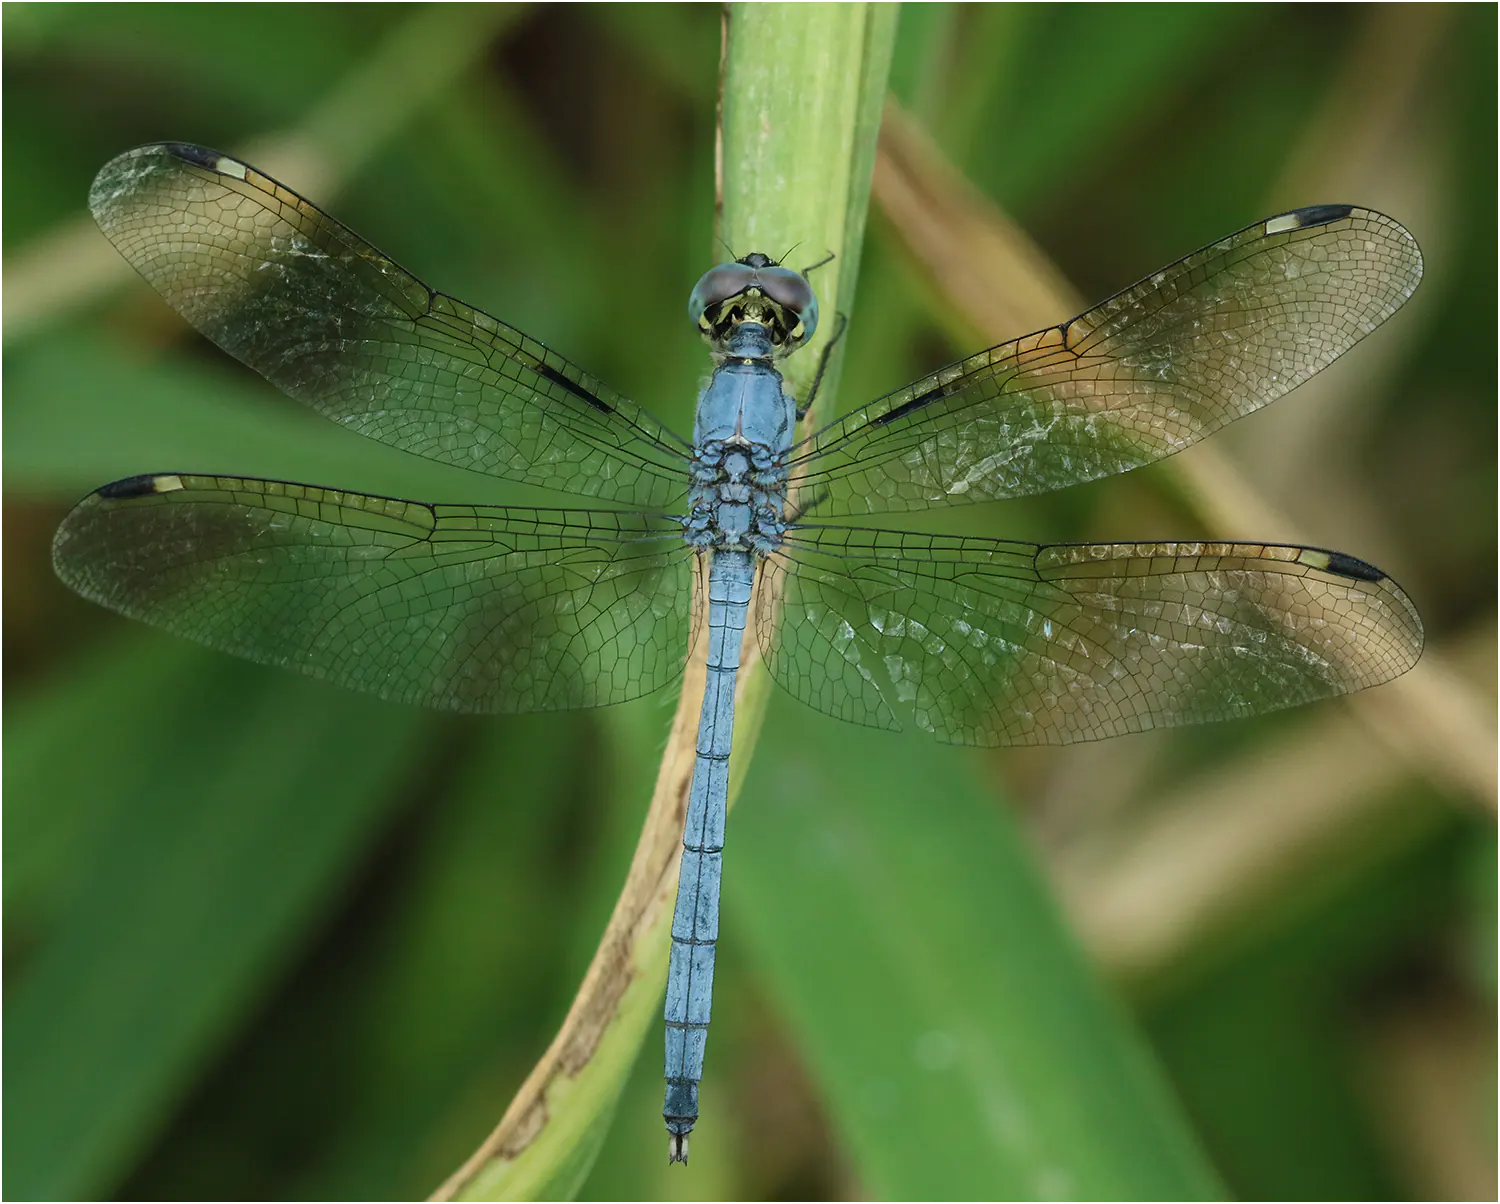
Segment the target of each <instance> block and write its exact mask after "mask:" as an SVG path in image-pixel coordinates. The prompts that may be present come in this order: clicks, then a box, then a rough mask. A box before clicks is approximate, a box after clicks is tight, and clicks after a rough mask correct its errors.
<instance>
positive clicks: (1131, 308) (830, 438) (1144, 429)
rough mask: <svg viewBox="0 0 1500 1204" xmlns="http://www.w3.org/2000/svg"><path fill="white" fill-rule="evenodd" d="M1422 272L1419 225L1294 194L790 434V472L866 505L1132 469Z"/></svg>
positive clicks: (1345, 344) (1315, 352) (1059, 483)
mask: <svg viewBox="0 0 1500 1204" xmlns="http://www.w3.org/2000/svg"><path fill="white" fill-rule="evenodd" d="M1421 277H1422V255H1421V252H1420V251H1419V250H1418V248H1417V244H1416V241H1415V240H1414V239H1413V238H1412V236H1411V235H1410V234H1408V233H1407V232H1406V231H1405V230H1404V229H1403V228H1402V227H1401V226H1399V225H1397V224H1396V223H1395V222H1393V221H1392V220H1391V219H1390V218H1388V217H1385V216H1384V215H1382V214H1379V213H1373V212H1371V211H1370V210H1368V209H1355V208H1352V207H1350V206H1347V205H1319V206H1314V207H1312V208H1308V209H1296V210H1293V211H1292V212H1290V213H1284V214H1281V215H1280V216H1279V217H1273V218H1269V219H1268V220H1266V221H1263V222H1257V223H1256V224H1255V225H1253V226H1249V227H1247V228H1246V229H1244V230H1241V231H1240V232H1239V233H1238V234H1232V235H1230V236H1229V237H1228V238H1226V239H1223V240H1222V241H1220V242H1216V243H1214V244H1213V245H1212V246H1208V247H1204V248H1203V249H1202V250H1201V251H1196V252H1194V253H1193V254H1192V255H1189V256H1188V257H1187V258H1186V259H1180V260H1178V261H1177V262H1176V263H1174V264H1172V265H1171V266H1170V267H1168V268H1165V269H1163V270H1162V271H1160V272H1157V273H1156V274H1155V275H1152V276H1149V277H1147V278H1146V279H1145V280H1142V281H1141V282H1140V283H1139V284H1135V285H1133V286H1131V287H1130V288H1128V289H1126V290H1125V291H1124V292H1121V293H1116V294H1115V295H1114V296H1113V297H1111V298H1110V299H1109V300H1108V301H1105V302H1104V303H1103V304H1101V305H1098V306H1096V307H1095V308H1093V309H1091V310H1089V311H1088V312H1087V313H1084V314H1080V315H1079V316H1078V317H1076V318H1074V319H1073V320H1072V321H1070V322H1064V323H1063V324H1062V325H1061V326H1054V327H1051V328H1050V329H1047V330H1042V331H1039V332H1037V333H1036V334H1031V335H1027V336H1026V337H1025V338H1022V339H1017V340H1016V341H1015V342H1013V343H1006V344H1004V345H1002V346H999V347H992V348H990V350H988V351H981V352H980V353H979V354H978V355H973V356H970V357H969V358H968V359H965V360H960V361H959V362H958V363H956V364H951V365H949V366H948V367H946V368H943V369H942V370H940V371H938V372H935V373H933V374H932V375H931V376H927V377H924V378H923V379H921V380H919V381H917V382H916V383H915V384H912V385H908V386H907V387H906V388H905V389H902V390H900V391H899V392H897V393H892V394H891V395H890V396H889V397H884V398H881V399H880V400H879V401H875V402H872V403H871V404H870V405H867V406H865V407H864V408H863V409H861V410H856V411H855V412H854V413H852V414H849V415H848V416H846V417H844V418H842V419H840V420H839V421H837V422H835V423H833V424H832V425H831V426H828V427H826V428H824V429H823V430H822V431H819V432H818V433H817V434H815V435H812V436H811V437H810V438H809V439H808V440H806V441H805V442H804V443H802V444H800V445H799V446H798V447H797V448H794V449H793V451H792V453H791V457H790V461H789V463H790V467H791V470H792V475H793V477H794V479H796V480H797V481H798V483H799V485H800V486H801V487H802V488H803V489H804V490H805V492H804V493H803V494H802V496H803V497H806V498H809V499H811V500H812V502H811V504H812V505H813V506H815V507H816V508H817V510H818V511H819V512H820V513H824V514H860V513H867V512H872V513H873V512H879V511H882V510H920V509H924V508H926V507H928V506H940V505H952V504H955V503H960V502H984V501H992V500H994V499H996V498H1007V497H1019V496H1021V495H1024V494H1035V493H1045V492H1047V491H1049V490H1052V489H1061V488H1063V487H1064V486H1067V485H1074V484H1077V483H1078V482H1080V481H1091V480H1094V479H1095V478H1097V477H1104V476H1109V475H1110V474H1112V473H1117V472H1126V471H1128V470H1129V469H1132V468H1139V467H1140V466H1141V465H1142V464H1149V463H1151V462H1152V461H1153V460H1159V459H1162V458H1163V457H1165V456H1170V455H1171V454H1172V453H1174V452H1177V451H1181V450H1182V449H1183V448H1184V447H1187V446H1188V445H1189V444H1192V443H1196V442H1197V441H1198V440H1199V439H1202V438H1203V437H1204V436H1205V435H1208V434H1209V433H1211V432H1213V431H1215V430H1218V428H1219V427H1221V426H1224V425H1225V424H1226V423H1229V422H1233V421H1234V420H1235V419H1236V418H1239V417H1241V416H1242V415H1244V414H1248V413H1250V412H1251V411H1252V410H1257V409H1259V408H1260V407H1261V406H1263V405H1266V404H1267V403H1268V402H1270V401H1273V400H1274V399H1275V398H1277V397H1280V396H1281V395H1282V394H1283V393H1286V392H1288V391H1289V390H1291V389H1294V388H1296V387H1297V386H1298V385H1300V384H1301V383H1302V382H1303V381H1305V380H1306V379H1307V378H1308V377H1310V376H1312V375H1313V374H1314V373H1316V372H1318V371H1320V370H1321V369H1323V368H1326V367H1327V366H1328V365H1329V364H1331V363H1332V362H1333V361H1334V360H1336V359H1337V358H1338V357H1339V356H1340V355H1342V354H1343V353H1344V352H1345V351H1347V350H1348V349H1349V348H1350V347H1352V346H1353V345H1354V344H1355V343H1357V342H1358V341H1359V340H1360V339H1362V338H1363V337H1364V336H1365V335H1367V334H1369V333H1370V332H1371V331H1372V330H1374V329H1375V328H1376V327H1377V326H1379V325H1380V324H1381V323H1382V322H1384V321H1385V320H1386V319H1387V318H1389V317H1390V316H1391V315H1392V314H1393V313H1395V312H1396V310H1398V309H1399V308H1400V307H1401V306H1402V305H1403V304H1404V303H1405V302H1406V300H1407V298H1408V297H1410V296H1411V295H1412V292H1413V290H1414V289H1415V288H1416V287H1417V282H1418V281H1419V280H1420V279H1421Z"/></svg>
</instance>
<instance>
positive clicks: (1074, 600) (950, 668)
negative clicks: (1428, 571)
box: [757, 527, 1422, 745]
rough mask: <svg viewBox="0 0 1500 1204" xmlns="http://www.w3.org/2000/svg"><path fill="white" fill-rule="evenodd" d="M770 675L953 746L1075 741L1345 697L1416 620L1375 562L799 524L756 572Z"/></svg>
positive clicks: (1400, 645)
mask: <svg viewBox="0 0 1500 1204" xmlns="http://www.w3.org/2000/svg"><path fill="white" fill-rule="evenodd" d="M762 573H763V577H762V584H761V587H760V588H761V591H762V598H763V600H764V601H763V604H762V605H761V606H760V609H759V610H758V612H757V614H758V616H759V617H758V618H757V631H758V634H759V638H760V642H761V648H762V650H763V651H764V653H765V657H766V662H767V664H768V666H769V667H770V670H771V674H772V675H773V676H774V677H775V679H776V680H777V681H778V682H779V683H780V684H781V685H782V686H783V687H785V688H786V689H787V690H788V691H789V692H790V693H792V694H793V695H794V696H796V697H797V698H798V699H800V700H801V701H803V702H805V703H807V704H808V705H809V706H811V707H813V708H815V709H816V710H819V711H823V712H825V713H827V714H829V715H833V716H835V717H836V718H839V719H846V720H849V721H851V722H854V723H862V724H868V725H870V726H874V727H886V728H899V727H900V726H902V723H901V719H900V718H899V717H898V716H899V715H900V714H901V713H902V712H904V713H905V716H906V717H907V718H908V719H909V721H910V722H913V723H914V724H915V725H916V726H917V727H919V728H922V729H924V730H926V731H929V732H932V733H934V734H935V735H936V736H937V737H938V739H940V740H943V741H946V742H948V743H952V744H984V745H995V744H1067V743H1071V742H1074V741H1079V740H1097V739H1102V738H1103V737H1106V736H1116V735H1120V734H1121V733H1124V732H1138V731H1143V730H1145V729H1147V728H1153V727H1174V726H1177V725H1180V724H1187V723H1202V722H1206V721H1209V720H1216V719H1229V718H1235V717H1239V716H1244V715H1254V714H1260V713H1262V712H1265V711H1274V710H1278V709H1280V708H1282V707H1289V706H1296V705H1298V704H1300V703H1304V702H1309V701H1311V700H1313V699H1315V698H1327V697H1329V696H1331V695H1335V694H1347V693H1349V692H1350V691H1353V690H1362V689H1364V688H1365V687H1366V686H1373V685H1378V684H1379V683H1380V682H1383V681H1389V680H1390V679H1391V678H1393V677H1396V676H1398V675H1399V674H1402V673H1404V672H1406V670H1408V669H1410V668H1411V667H1412V665H1414V664H1415V663H1416V661H1417V657H1418V655H1419V654H1420V652H1421V649H1422V624H1421V620H1420V619H1419V618H1418V617H1417V612H1416V609H1415V607H1413V605H1412V603H1411V601H1410V599H1408V598H1407V596H1406V595H1405V594H1404V593H1403V592H1402V591H1401V588H1400V587H1399V586H1398V585H1397V584H1396V583H1395V582H1394V581H1392V580H1391V579H1390V578H1389V577H1387V576H1386V575H1385V574H1383V573H1382V572H1380V570H1379V569H1376V568H1374V567H1373V566H1371V565H1368V564H1366V563H1364V562H1363V561H1361V560H1355V559H1354V558H1353V557H1351V556H1345V555H1343V554H1341V553H1338V552H1328V551H1322V550H1319V549H1316V548H1298V547H1278V546H1275V545H1266V544H1240V543H1156V544H1147V543H1137V544H1054V545H1052V546H1041V545H1037V544H1026V543H1012V542H1010V541H1006V540H992V539H971V538H964V537H958V536H932V535H915V534H908V533H905V532H896V531H869V530H860V529H857V528H843V527H822V528H817V527H814V528H794V529H793V530H792V531H791V532H790V533H789V534H788V537H787V540H786V543H785V545H784V546H783V549H782V551H781V552H780V553H778V554H777V555H775V556H773V557H771V558H770V559H768V560H767V561H766V562H765V564H764V568H763V569H762Z"/></svg>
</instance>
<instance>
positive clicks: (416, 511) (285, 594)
mask: <svg viewBox="0 0 1500 1204" xmlns="http://www.w3.org/2000/svg"><path fill="white" fill-rule="evenodd" d="M52 555H53V563H54V564H55V565H56V568H57V573H58V576H60V577H61V578H62V579H63V581H65V582H66V583H67V584H68V585H70V586H72V587H73V589H75V590H77V591H78V592H79V593H80V594H82V595H83V596H84V597H86V598H89V599H91V600H93V601H95V602H99V603H101V604H102V605H104V606H108V607H110V608H111V609H113V610H117V611H120V612H121V613H122V614H126V615H129V616H130V617H131V618H135V619H142V620H144V621H146V622H148V623H153V624H155V625H156V626H158V627H163V628H165V629H166V630H168V631H171V632H173V633H175V634H177V635H180V636H185V637H187V638H188V639H190V640H196V641H197V642H198V643H200V644H206V645H208V646H209V647H210V648H218V649H221V650H222V651H225V652H232V653H234V654H235V655H237V656H243V657H246V658H248V659H249V660H253V661H259V662H261V663H262V664H268V665H277V666H280V667H283V668H288V669H295V670H296V671H297V672H299V673H305V674H307V675H308V676H309V677H316V678H320V679H322V680H325V681H331V682H335V683H337V684H339V685H341V686H345V687H348V688H350V689H355V690H363V691H366V692H368V693H371V694H378V695H379V696H380V697H382V698H387V699H391V700H394V701H397V702H406V703H417V704H420V705H423V706H430V707H436V708H439V709H442V710H450V711H482V712H492V711H552V710H564V709H572V708H576V707H590V706H603V705H606V704H609V703H615V702H623V701H625V700H626V699H629V698H635V697H637V696H639V695H641V694H645V693H648V692H650V691H651V690H654V689H656V688H657V687H658V686H662V685H665V684H666V683H667V682H668V681H670V680H672V679H673V678H674V677H676V676H677V675H678V674H679V672H680V670H681V666H682V659H683V654H684V652H685V650H686V648H687V646H688V645H687V634H688V631H687V629H688V615H689V612H690V606H689V602H688V599H689V598H690V596H691V593H692V587H693V582H694V564H695V557H694V555H693V553H692V551H691V549H689V548H688V547H687V545H686V544H684V543H683V540H682V531H681V528H680V526H678V525H677V524H675V523H673V522H671V521H670V520H664V519H661V520H659V519H653V518H650V517H648V516H643V515H640V514H636V513H633V512H624V511H621V512H615V511H598V510H594V511H589V510H526V509H519V508H511V507H491V506H433V505H427V504H425V503H422V502H406V501H398V500H396V499H394V498H383V497H369V496H366V495H364V494H359V493H341V492H338V491H335V490H331V489H318V488H315V487H313V486H309V485H293V484H289V483H286V482H282V481H256V480H240V479H236V478H232V477H205V476H186V475H174V474H158V475H154V476H141V477H130V478H128V479H126V480H123V481H116V482H115V483H114V484H112V485H106V486H105V487H104V488H103V489H100V490H98V491H97V492H95V493H93V494H90V495H89V496H88V497H87V498H85V499H84V500H83V501H82V502H81V503H80V504H79V505H78V506H77V507H76V508H75V509H74V510H73V512H72V513H71V514H69V515H68V517H67V518H66V519H65V520H64V521H63V524H62V526H61V527H60V528H59V529H58V532H57V536H56V538H55V540H54V541H53V550H52Z"/></svg>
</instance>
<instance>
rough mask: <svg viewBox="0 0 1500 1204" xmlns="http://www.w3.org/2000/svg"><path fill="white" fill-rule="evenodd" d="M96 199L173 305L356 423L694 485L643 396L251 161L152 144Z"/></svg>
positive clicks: (410, 443) (609, 481)
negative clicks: (427, 275)
mask: <svg viewBox="0 0 1500 1204" xmlns="http://www.w3.org/2000/svg"><path fill="white" fill-rule="evenodd" d="M89 207H90V208H91V209H92V210H93V213H94V218H95V220H96V221H98V223H99V226H100V228H101V229H102V230H103V231H104V233H105V234H106V235H108V237H109V240H110V241H111V242H112V243H114V245H115V247H116V249H118V250H119V252H120V254H122V255H123V256H125V258H126V259H128V260H129V261H130V262H131V264H132V265H133V266H134V267H135V269H136V270H137V271H138V272H140V273H141V275H142V276H144V277H145V278H146V280H147V281H148V282H150V284H151V285H152V287H153V288H155V289H156V291H157V292H159V293H161V295H162V296H163V297H165V298H166V300H167V302H168V304H170V305H171V306H172V307H173V308H174V309H176V310H177V311H178V312H179V313H180V314H182V316H183V317H185V318H186V319H187V320H188V321H189V322H191V323H192V324H193V325H194V326H196V327H197V328H198V329H199V330H200V331H202V332H203V333H204V334H205V335H207V336H208V337H209V338H210V339H212V340H213V341H214V342H215V343H217V344H218V345H219V346H220V347H222V348H223V349H224V350H225V351H227V352H229V354H230V355H232V356H234V357H235V358H236V359H239V360H242V361H244V362H245V363H246V364H248V365H249V366H250V367H252V368H254V369H255V370H256V371H257V372H259V373H261V374H262V375H263V376H265V377H266V378H267V379H268V380H270V381H271V382H272V383H273V384H275V385H276V386H277V387H279V388H281V389H283V390H284V391H285V392H287V393H289V394H290V395H291V396H292V397H294V398H296V399H297V400H298V401H300V402H302V403H304V404H305V405H308V406H310V407H312V408H313V409H314V410H317V411H318V413H320V414H322V415H324V416H325V417H327V418H331V419H333V421H335V422H337V423H339V424H340V425H341V426H345V427H348V428H349V429H351V430H355V431H358V432H359V433H360V434H362V435H368V436H369V437H370V438H372V439H377V440H379V441H380V442H382V443H389V444H391V445H392V446H394V447H399V448H401V449H403V450H405V451H410V452H415V453H417V454H418V455H422V456H427V457H429V458H431V459H434V460H440V461H442V462H443V463H445V464H456V465H458V466H459V467H461V468H471V469H475V470H477V471H479V472H486V473H490V474H492V475H494V476H499V477H505V478H506V479H508V480H512V481H520V482H523V483H525V484H530V485H545V486H548V487H550V488H553V489H561V490H565V491H567V492H570V493H577V494H581V495H584V496H588V497H602V498H613V499H616V500H618V501H623V502H630V503H636V504H639V505H642V506H649V507H660V506H664V505H666V504H667V503H668V502H669V501H671V500H672V499H674V498H676V497H678V496H679V495H681V494H682V493H684V492H685V490H686V485H687V463H686V460H687V455H688V452H689V449H688V448H687V447H686V445H685V444H683V443H682V441H681V440H680V439H678V438H677V437H676V436H675V435H673V434H671V433H670V432H669V431H667V430H666V429H665V428H664V427H663V426H661V424H660V423H658V422H657V421H656V419H654V418H652V417H651V416H650V415H649V414H647V413H646V412H645V411H644V410H642V409H641V408H640V407H638V406H636V405H634V404H633V403H632V402H629V401H627V400H626V399H625V398H623V397H621V396H620V395H619V394H617V393H615V392H613V391H611V390H610V389H609V388H608V387H607V386H605V385H604V384H603V383H601V382H600V381H598V380H596V379H594V378H593V377H592V376H589V375H588V374H587V373H586V372H584V371H582V370H581V369H579V368H577V367H575V366H574V365H572V364H570V363H569V362H568V361H567V360H565V359H563V358H562V357H561V356H559V355H555V354H554V353H553V352H551V351H548V350H547V348H545V347H543V346H542V345H541V344H540V343H538V342H536V341H535V340H534V339H529V338H527V337H526V336H525V335H524V334H522V333H521V332H520V331H518V330H516V329H514V328H513V327H510V326H507V325H506V324H505V323H504V322H499V321H496V320H495V319H494V318H492V317H490V316H489V315H488V314H485V313H481V312H480V311H479V310H477V309H474V308H473V307H471V306H468V305H465V304H464V303H463V302H462V301H456V300H454V299H453V298H452V297H448V296H445V295H444V294H442V293H438V292H434V291H433V290H432V289H430V288H428V287H427V286H426V285H425V284H423V283H422V282H421V281H420V280H418V279H417V278H416V277H415V276H413V275H411V274H410V273H408V272H407V271H405V270H404V269H403V268H401V267H399V266H398V265H397V264H396V263H394V262H392V261H391V260H390V259H387V258H386V257H385V256H384V255H382V254H381V253H380V252H379V251H377V250H376V249H375V248H374V247H372V246H371V245H370V244H369V243H367V242H365V241H364V240H363V239H362V238H360V237H359V236H358V235H357V234H355V233H354V232H353V231H351V230H349V229H347V228H346V227H345V226H343V225H341V224H340V223H339V222H336V221H334V219H333V218H331V217H329V216H328V215H327V214H326V213H324V212H322V211H321V210H320V209H318V208H317V207H316V206H314V205H312V204H309V203H308V202H307V201H306V200H304V199H303V198H302V197H300V196H298V195H297V194H296V193H295V192H293V191H291V189H289V188H286V187H284V186H283V185H281V184H278V183H277V182H276V181H275V180H273V179H271V178H270V177H269V176H266V175H263V174H262V173H260V172H258V171H256V170H255V169H254V168H253V167H250V166H248V165H247V164H244V163H240V162H238V161H237V160H234V159H230V158H228V157H226V156H223V155H220V154H219V153H218V152H217V151H212V150H208V149H206V148H205V147H201V146H191V145H188V144H186V143H179V142H163V143H158V144H155V145H152V146H143V147H139V148H138V149H136V150H133V151H128V152H126V153H125V154H123V155H121V156H119V158H117V159H113V160H111V161H110V162H109V163H107V164H105V166H104V168H103V170H101V171H100V172H99V175H98V177H97V178H96V179H95V180H94V186H93V189H92V190H91V191H90V193H89Z"/></svg>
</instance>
